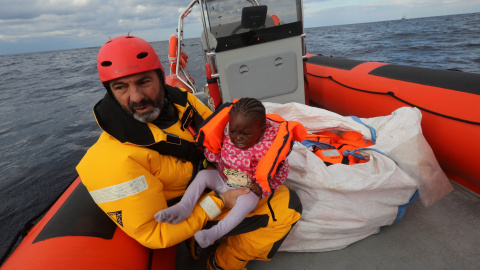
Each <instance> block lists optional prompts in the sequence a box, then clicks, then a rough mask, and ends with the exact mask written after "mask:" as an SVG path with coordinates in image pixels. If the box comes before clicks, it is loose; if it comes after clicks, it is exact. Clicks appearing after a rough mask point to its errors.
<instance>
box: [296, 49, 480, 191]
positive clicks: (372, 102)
mask: <svg viewBox="0 0 480 270" xmlns="http://www.w3.org/2000/svg"><path fill="white" fill-rule="evenodd" d="M305 75H306V81H307V82H308V89H307V92H308V96H309V98H310V102H311V104H314V105H316V106H319V107H321V108H325V109H327V110H330V111H333V112H336V113H338V114H341V115H355V116H358V117H375V116H381V115H387V114H390V113H391V112H393V111H394V110H395V109H397V108H400V107H403V106H410V107H417V108H419V109H420V110H421V111H422V114H423V118H422V130H423V133H424V135H425V138H426V139H427V141H428V142H429V144H430V146H431V147H432V148H433V151H434V153H435V156H436V157H437V160H438V161H439V163H440V165H441V166H442V168H443V170H444V171H445V173H446V174H447V175H448V177H449V178H450V179H452V180H454V181H456V182H457V183H459V184H461V185H463V186H465V187H466V188H468V189H470V190H472V191H474V192H475V193H477V194H480V168H479V167H478V162H477V160H476V153H477V152H478V151H479V150H480V141H478V140H476V138H480V106H478V104H480V87H479V85H480V74H475V73H467V72H458V71H451V70H435V69H428V68H419V67H410V66H401V65H394V64H388V63H378V62H362V61H356V60H349V59H341V58H332V57H325V56H319V55H308V58H307V62H306V70H305Z"/></svg>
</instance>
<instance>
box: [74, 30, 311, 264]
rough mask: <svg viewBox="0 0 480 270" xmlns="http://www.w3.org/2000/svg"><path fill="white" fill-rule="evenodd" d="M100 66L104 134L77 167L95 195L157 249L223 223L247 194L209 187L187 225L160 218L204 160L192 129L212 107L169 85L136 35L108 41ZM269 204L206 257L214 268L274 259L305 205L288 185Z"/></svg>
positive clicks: (105, 208) (97, 108)
mask: <svg viewBox="0 0 480 270" xmlns="http://www.w3.org/2000/svg"><path fill="white" fill-rule="evenodd" d="M97 68H98V73H99V77H100V80H101V81H102V82H103V85H104V86H105V88H106V89H107V93H106V95H105V96H104V98H103V99H102V100H100V101H99V102H98V103H97V104H96V105H95V107H94V114H95V117H96V120H97V123H98V125H99V126H100V127H101V128H102V130H103V133H102V134H101V135H100V138H99V139H98V141H97V142H96V143H95V144H94V145H93V146H92V147H91V148H90V149H89V150H88V152H87V153H86V155H85V156H84V157H83V159H82V160H81V161H80V163H79V164H78V166H77V171H78V173H79V175H80V177H81V179H82V182H83V184H84V185H85V186H86V188H87V189H88V191H89V192H90V194H91V196H92V198H93V199H94V201H95V202H96V203H97V204H98V205H99V206H100V208H101V209H102V210H103V211H104V212H105V213H106V214H107V215H108V216H110V217H111V218H112V220H113V221H114V222H116V224H117V225H118V226H119V227H120V228H121V229H122V230H123V231H124V232H125V233H126V234H128V235H129V236H131V237H132V238H134V239H136V240H137V241H138V242H139V243H141V244H142V245H144V246H146V247H148V248H152V249H157V248H165V247H169V246H172V245H176V244H178V243H180V242H181V241H184V240H186V239H188V238H190V237H192V236H193V234H194V233H195V232H196V231H198V230H201V229H202V228H203V227H204V226H205V225H206V224H207V222H213V223H215V222H218V220H220V219H221V218H222V217H224V216H225V215H226V213H228V208H231V207H232V206H233V205H234V204H235V201H236V197H237V196H238V195H241V194H244V193H247V192H249V190H248V189H239V190H232V191H229V192H226V193H224V194H215V193H214V192H211V193H209V194H208V195H206V196H204V197H203V198H201V199H200V200H199V202H198V203H197V206H196V207H195V209H194V211H193V212H192V214H191V215H190V217H189V218H187V219H186V220H185V221H183V222H182V223H180V224H177V225H171V224H168V223H157V222H156V221H155V219H154V214H155V213H157V212H158V211H160V210H162V209H164V208H166V207H168V205H171V204H173V203H175V202H176V201H177V199H178V198H179V197H181V196H182V195H183V193H184V192H185V189H186V187H187V184H188V183H189V181H190V180H191V179H193V178H194V177H195V174H196V173H197V172H198V170H199V169H200V167H201V164H203V160H204V157H203V154H202V152H201V151H199V150H198V148H197V147H196V145H195V144H194V137H193V135H192V133H194V132H195V130H196V129H198V128H199V126H200V125H201V123H202V122H203V120H204V119H206V118H207V117H208V116H209V115H210V114H211V113H212V112H211V111H210V110H209V109H208V108H207V107H206V106H204V105H203V104H202V103H201V102H200V101H199V100H198V99H197V98H196V97H195V96H194V95H192V94H190V93H188V92H186V91H184V90H180V89H178V88H174V87H171V86H169V85H166V84H165V76H164V71H163V67H162V65H161V63H160V59H159V57H158V56H157V54H156V52H155V50H154V49H153V47H152V46H151V45H150V44H149V43H148V42H146V41H145V40H143V39H140V38H138V37H133V36H122V37H117V38H114V39H112V40H110V41H108V42H107V43H105V45H103V46H102V48H101V49H100V51H99V53H98V56H97ZM270 204H271V206H272V211H270V209H269V208H268V205H267V199H263V200H260V202H259V205H258V207H257V209H256V210H255V211H254V212H253V213H251V214H250V215H248V216H247V218H246V219H245V220H244V221H243V222H242V223H241V224H240V225H239V226H238V227H237V228H235V229H234V230H232V231H231V232H230V233H229V234H228V235H229V236H228V237H227V239H226V240H225V241H224V242H223V243H222V244H220V246H218V248H217V249H216V250H215V252H214V254H212V255H211V256H210V258H209V260H208V261H207V267H208V268H209V269H225V270H227V269H244V268H245V266H246V264H247V262H248V261H250V260H270V259H271V258H272V257H273V255H274V254H275V252H276V251H277V250H278V248H279V247H280V245H281V243H282V242H283V240H284V239H285V237H286V236H287V234H288V232H289V231H290V229H291V228H292V227H293V225H295V223H296V222H297V221H298V219H299V218H300V215H301V211H302V206H301V203H300V200H299V199H298V196H297V195H296V193H295V192H294V191H292V190H289V189H288V188H286V187H281V188H280V189H278V190H277V191H276V192H275V194H274V196H273V197H272V198H271V201H270ZM272 213H273V214H274V215H275V218H274V219H273V218H272ZM173 231H175V233H172V232H173ZM169 232H171V233H169Z"/></svg>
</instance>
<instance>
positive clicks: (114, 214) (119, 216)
mask: <svg viewBox="0 0 480 270" xmlns="http://www.w3.org/2000/svg"><path fill="white" fill-rule="evenodd" d="M107 215H109V216H110V218H112V219H113V220H115V221H116V222H117V223H118V224H120V226H122V227H123V221H122V210H120V211H117V212H108V213H107Z"/></svg>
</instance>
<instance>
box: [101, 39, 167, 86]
mask: <svg viewBox="0 0 480 270" xmlns="http://www.w3.org/2000/svg"><path fill="white" fill-rule="evenodd" d="M158 68H160V69H161V70H162V72H163V67H162V64H161V63H160V58H159V57H158V55H157V53H156V52H155V49H153V47H152V45H150V43H148V42H146V41H145V40H143V39H141V38H138V37H133V36H122V37H116V38H114V39H111V40H109V41H108V42H107V43H105V44H104V45H103V46H102V48H100V51H99V52H98V55H97V69H98V76H99V77H100V80H101V81H102V82H104V83H105V82H108V81H111V80H113V79H117V78H121V77H124V76H128V75H132V74H137V73H140V72H145V71H149V70H155V69H158Z"/></svg>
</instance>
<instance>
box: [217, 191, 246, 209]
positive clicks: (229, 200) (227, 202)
mask: <svg viewBox="0 0 480 270" xmlns="http://www.w3.org/2000/svg"><path fill="white" fill-rule="evenodd" d="M249 192H250V189H248V188H239V189H232V190H228V191H227V192H225V193H222V194H219V196H220V198H222V201H223V204H224V206H225V207H226V208H229V209H232V208H233V207H234V206H235V203H237V197H238V196H240V195H243V194H247V193H249Z"/></svg>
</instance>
